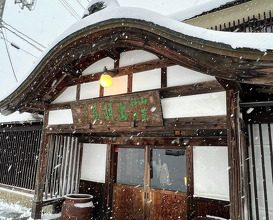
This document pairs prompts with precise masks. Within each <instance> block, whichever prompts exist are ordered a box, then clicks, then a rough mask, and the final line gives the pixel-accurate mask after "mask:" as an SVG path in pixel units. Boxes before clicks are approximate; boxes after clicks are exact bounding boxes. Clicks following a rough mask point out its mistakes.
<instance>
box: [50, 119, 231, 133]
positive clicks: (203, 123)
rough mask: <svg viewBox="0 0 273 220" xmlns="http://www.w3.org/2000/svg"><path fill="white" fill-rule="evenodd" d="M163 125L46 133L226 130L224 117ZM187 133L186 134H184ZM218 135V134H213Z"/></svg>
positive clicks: (59, 129) (57, 127) (54, 128)
mask: <svg viewBox="0 0 273 220" xmlns="http://www.w3.org/2000/svg"><path fill="white" fill-rule="evenodd" d="M163 123H164V125H163V126H158V127H149V126H147V127H131V126H130V127H116V126H113V127H100V128H96V129H93V128H89V129H87V128H82V129H79V128H76V127H75V126H74V125H50V126H48V127H47V128H46V129H47V132H48V133H51V134H61V133H75V134H80V133H82V134H86V133H99V132H115V133H118V132H129V131H130V132H132V133H135V132H144V131H145V132H165V131H166V132H167V131H168V132H171V131H176V130H181V131H182V133H188V135H183V136H194V133H195V132H196V130H198V131H200V130H204V129H206V130H218V129H220V130H221V129H226V128H227V122H226V116H209V117H195V118H193V117H188V118H176V119H164V120H163ZM186 131H188V132H186ZM215 135H218V134H215Z"/></svg>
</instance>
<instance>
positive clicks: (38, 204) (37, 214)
mask: <svg viewBox="0 0 273 220" xmlns="http://www.w3.org/2000/svg"><path fill="white" fill-rule="evenodd" d="M47 125H48V111H47V110H46V111H45V114H44V125H43V130H42V138H41V144H40V153H39V161H38V166H37V173H36V180H35V194H34V199H33V202H32V213H31V217H32V218H33V219H41V212H42V207H43V191H44V183H45V177H46V168H47V160H48V150H49V139H50V136H49V135H48V134H47V133H46V131H45V128H46V127H47Z"/></svg>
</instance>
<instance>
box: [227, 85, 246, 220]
mask: <svg viewBox="0 0 273 220" xmlns="http://www.w3.org/2000/svg"><path fill="white" fill-rule="evenodd" d="M226 93H227V134H228V164H229V194H230V218H231V220H240V219H242V218H243V216H242V192H241V189H242V183H241V159H240V158H241V156H240V132H241V131H240V124H239V109H240V108H239V94H238V92H237V91H235V90H227V92H226Z"/></svg>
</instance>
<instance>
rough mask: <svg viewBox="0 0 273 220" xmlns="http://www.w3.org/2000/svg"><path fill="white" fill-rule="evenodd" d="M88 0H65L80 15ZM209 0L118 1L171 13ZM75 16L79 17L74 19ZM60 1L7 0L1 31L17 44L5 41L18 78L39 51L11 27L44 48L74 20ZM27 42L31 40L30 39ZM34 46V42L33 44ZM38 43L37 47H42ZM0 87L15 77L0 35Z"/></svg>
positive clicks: (23, 73)
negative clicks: (27, 1)
mask: <svg viewBox="0 0 273 220" xmlns="http://www.w3.org/2000/svg"><path fill="white" fill-rule="evenodd" d="M89 1H90V0H66V2H68V3H69V4H70V5H71V6H72V7H73V9H74V10H75V11H76V13H77V14H78V16H79V17H81V16H82V14H83V11H84V8H85V7H86V6H87V4H88V2H89ZM208 1H209V0H168V1H166V0H118V2H119V4H120V5H121V6H124V7H141V8H146V9H149V10H152V11H156V12H159V13H161V14H164V15H168V14H171V13H174V12H176V11H178V10H182V9H186V8H190V7H192V6H194V5H197V4H201V3H204V2H208ZM78 19H79V18H78ZM78 19H77V18H75V16H73V15H72V14H71V12H69V11H68V10H67V9H66V8H65V7H64V6H63V4H62V3H61V1H60V0H50V1H49V0H37V3H36V6H35V8H34V10H32V11H29V10H28V9H26V8H25V9H23V10H22V9H21V8H20V7H19V5H18V4H14V1H12V0H7V1H6V5H5V9H4V15H3V20H4V22H6V24H7V25H9V26H7V25H5V26H6V27H7V28H8V29H10V30H8V29H6V28H4V29H3V32H4V34H5V36H6V38H7V40H8V41H9V42H12V43H14V44H16V45H17V46H19V47H20V49H16V48H14V47H12V46H11V45H10V43H9V42H7V46H8V49H9V52H10V58H11V61H12V64H13V68H14V71H15V74H16V76H17V78H18V80H19V81H21V80H22V79H23V78H25V75H26V74H28V71H29V70H30V69H31V66H32V65H33V63H34V62H35V60H36V59H37V57H39V55H40V54H41V51H40V50H38V49H37V48H35V47H33V46H32V45H30V44H29V43H27V42H25V41H24V40H22V39H21V38H19V37H18V36H16V35H15V34H14V33H12V32H11V31H13V32H15V33H17V34H18V32H17V31H15V30H14V29H13V28H15V29H17V30H18V31H20V32H22V33H23V34H25V35H27V36H28V37H30V38H32V39H34V40H35V41H37V42H38V43H40V44H41V45H42V46H44V47H47V46H48V45H49V44H50V43H51V42H52V41H53V40H54V39H56V38H57V37H58V36H59V35H60V34H61V33H62V32H63V31H64V30H66V29H67V28H68V27H69V26H70V25H71V24H73V23H75V22H76V21H77V20H78ZM28 41H29V42H31V43H33V42H32V41H31V40H28ZM34 44H35V45H37V44H36V43H34ZM42 46H39V45H38V47H39V48H40V49H42V50H44V48H43V47H42ZM0 51H1V53H0V87H1V95H0V99H1V97H2V98H4V96H6V95H7V94H5V92H6V91H8V90H9V87H11V88H12V87H14V86H16V85H15V84H16V80H15V78H14V76H13V70H12V68H11V65H10V61H9V58H8V55H7V52H6V48H5V44H4V40H3V39H2V35H0Z"/></svg>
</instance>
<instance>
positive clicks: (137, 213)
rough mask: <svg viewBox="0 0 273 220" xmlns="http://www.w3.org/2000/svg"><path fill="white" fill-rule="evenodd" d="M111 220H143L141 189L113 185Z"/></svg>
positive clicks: (142, 190) (142, 195)
mask: <svg viewBox="0 0 273 220" xmlns="http://www.w3.org/2000/svg"><path fill="white" fill-rule="evenodd" d="M113 187H114V189H113V206H112V209H113V218H114V219H116V220H120V219H128V220H129V219H135V220H144V189H143V187H136V186H127V185H121V184H114V186H113Z"/></svg>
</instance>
